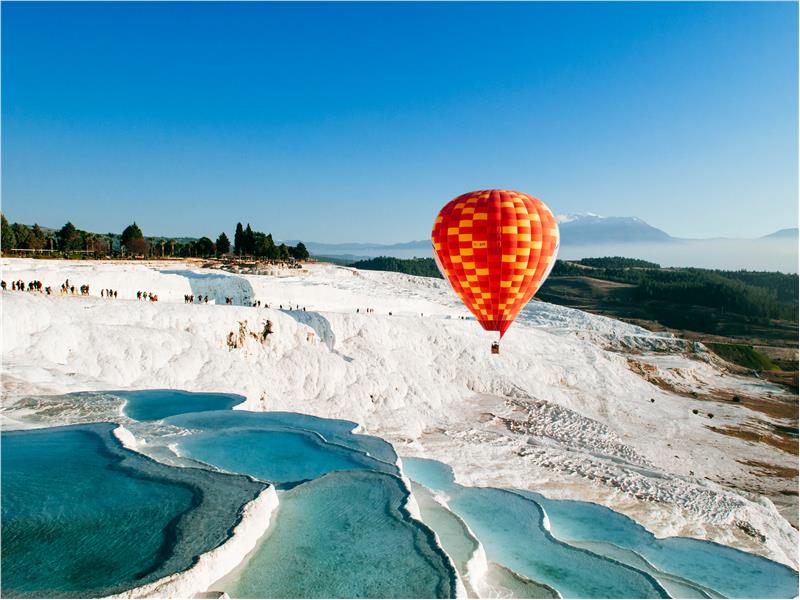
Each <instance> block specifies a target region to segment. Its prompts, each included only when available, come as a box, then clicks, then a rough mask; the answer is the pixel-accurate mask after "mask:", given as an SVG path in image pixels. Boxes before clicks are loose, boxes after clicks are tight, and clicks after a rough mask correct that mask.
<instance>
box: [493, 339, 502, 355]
mask: <svg viewBox="0 0 800 600" xmlns="http://www.w3.org/2000/svg"><path fill="white" fill-rule="evenodd" d="M492 354H500V342H492Z"/></svg>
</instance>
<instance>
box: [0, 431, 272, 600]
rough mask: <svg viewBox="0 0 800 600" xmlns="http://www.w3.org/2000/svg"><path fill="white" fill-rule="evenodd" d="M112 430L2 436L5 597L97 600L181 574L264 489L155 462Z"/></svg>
mask: <svg viewBox="0 0 800 600" xmlns="http://www.w3.org/2000/svg"><path fill="white" fill-rule="evenodd" d="M114 427H115V425H113V424H110V423H102V424H92V425H80V426H72V427H56V428H48V429H39V430H32V431H20V432H7V433H3V434H2V450H3V451H2V530H3V540H2V542H3V543H2V550H1V551H2V569H3V571H2V575H3V576H2V595H3V596H5V597H39V598H43V597H65V596H66V597H87V596H101V595H107V594H111V593H115V592H121V591H124V590H127V589H130V588H133V587H137V586H140V585H144V584H145V583H149V582H151V581H155V580H157V579H159V578H160V577H163V576H166V575H168V574H170V573H174V572H176V571H180V570H183V569H185V568H187V567H189V566H190V565H191V564H192V562H193V561H194V559H195V558H196V557H197V556H198V555H199V554H201V553H203V552H206V551H208V550H210V549H212V548H214V547H216V546H218V545H219V544H220V543H222V542H223V541H224V540H225V539H226V537H227V535H228V530H229V529H230V528H231V527H232V526H233V525H234V524H235V523H236V522H237V520H238V518H239V511H240V510H241V507H242V505H243V504H244V503H246V502H248V501H249V500H251V499H253V498H254V497H255V496H256V495H257V494H258V493H259V492H260V491H262V490H263V489H264V488H265V486H264V485H263V484H258V483H256V482H253V481H250V480H247V479H246V478H243V477H234V476H228V475H223V474H219V473H212V472H209V471H207V470H201V469H176V468H172V467H168V466H165V465H161V464H159V463H156V462H154V461H151V460H149V459H147V458H145V457H143V456H141V455H138V454H136V453H133V452H130V451H127V450H125V449H123V448H122V447H121V446H120V445H119V444H118V442H117V441H116V439H115V438H114V437H113V436H112V434H111V432H112V430H113V429H114Z"/></svg>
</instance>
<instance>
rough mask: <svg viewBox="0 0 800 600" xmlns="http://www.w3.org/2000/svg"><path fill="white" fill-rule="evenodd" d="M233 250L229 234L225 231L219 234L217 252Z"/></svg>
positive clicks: (222, 252)
mask: <svg viewBox="0 0 800 600" xmlns="http://www.w3.org/2000/svg"><path fill="white" fill-rule="evenodd" d="M230 251H231V241H230V240H229V239H228V236H227V235H225V232H224V231H223V232H222V233H220V234H219V237H218V238H217V252H218V253H219V254H227V253H228V252H230Z"/></svg>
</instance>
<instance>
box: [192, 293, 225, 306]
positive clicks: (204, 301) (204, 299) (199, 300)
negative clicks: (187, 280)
mask: <svg viewBox="0 0 800 600" xmlns="http://www.w3.org/2000/svg"><path fill="white" fill-rule="evenodd" d="M196 299H197V304H208V294H206V295H205V296H202V295H200V296H197V298H196ZM183 303H184V304H195V296H194V294H184V295H183ZM225 304H228V299H227V298H225ZM231 304H233V302H231Z"/></svg>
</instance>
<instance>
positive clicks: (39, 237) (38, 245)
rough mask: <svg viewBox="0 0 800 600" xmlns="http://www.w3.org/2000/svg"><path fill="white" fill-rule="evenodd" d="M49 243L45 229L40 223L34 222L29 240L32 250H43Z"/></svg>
mask: <svg viewBox="0 0 800 600" xmlns="http://www.w3.org/2000/svg"><path fill="white" fill-rule="evenodd" d="M46 243H47V238H46V236H45V235H44V231H42V228H41V227H39V225H38V224H36V223H34V225H33V229H31V237H30V239H29V240H28V247H29V248H31V249H32V250H41V249H42V248H44V247H45V244H46Z"/></svg>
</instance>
